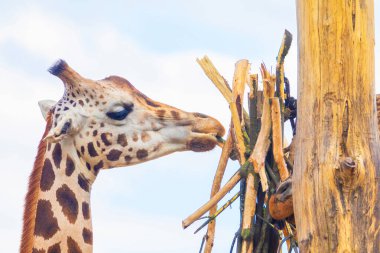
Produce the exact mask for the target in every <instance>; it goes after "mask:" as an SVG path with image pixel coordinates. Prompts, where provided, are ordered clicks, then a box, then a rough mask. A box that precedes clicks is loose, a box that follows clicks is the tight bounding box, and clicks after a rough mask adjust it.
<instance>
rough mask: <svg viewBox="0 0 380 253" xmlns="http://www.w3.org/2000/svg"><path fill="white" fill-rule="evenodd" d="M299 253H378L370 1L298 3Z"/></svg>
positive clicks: (379, 215)
mask: <svg viewBox="0 0 380 253" xmlns="http://www.w3.org/2000/svg"><path fill="white" fill-rule="evenodd" d="M297 15H298V49H299V53H298V57H299V58H298V85H299V87H298V105H297V108H298V112H297V137H296V138H297V139H296V140H297V141H296V150H295V165H294V175H293V199H294V211H295V218H296V225H297V235H298V241H299V246H300V250H301V252H380V233H379V230H380V227H379V226H380V224H379V218H380V212H379V204H380V202H379V182H378V180H377V179H378V178H379V174H380V173H379V165H380V163H379V158H380V157H379V136H378V130H377V124H376V123H377V122H376V108H375V93H374V87H375V86H374V2H373V0H360V1H359V0H350V1H343V0H330V1H321V0H297Z"/></svg>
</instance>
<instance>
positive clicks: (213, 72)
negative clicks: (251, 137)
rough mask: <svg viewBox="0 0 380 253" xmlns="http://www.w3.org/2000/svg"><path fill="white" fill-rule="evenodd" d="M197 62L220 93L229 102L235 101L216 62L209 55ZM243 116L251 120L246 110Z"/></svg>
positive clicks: (245, 119) (246, 120)
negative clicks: (216, 66) (215, 64)
mask: <svg viewBox="0 0 380 253" xmlns="http://www.w3.org/2000/svg"><path fill="white" fill-rule="evenodd" d="M197 62H198V64H199V65H200V66H201V68H202V70H203V72H204V73H205V74H206V76H207V77H208V78H209V79H210V80H211V81H212V83H213V84H214V85H215V86H216V88H217V89H218V90H219V91H220V93H222V95H223V97H224V98H225V99H226V101H227V103H228V104H230V103H231V102H232V101H233V98H232V91H231V87H230V85H229V84H228V82H227V81H226V79H225V78H224V77H223V76H222V75H221V74H220V73H219V71H218V70H217V69H216V68H215V66H214V64H213V63H212V62H211V60H210V59H209V58H208V57H207V56H204V57H203V58H201V59H197ZM243 116H244V121H245V122H246V124H247V122H249V116H248V113H247V112H246V111H245V110H243ZM248 127H249V126H248V125H246V128H247V129H248Z"/></svg>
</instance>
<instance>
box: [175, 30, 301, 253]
mask: <svg viewBox="0 0 380 253" xmlns="http://www.w3.org/2000/svg"><path fill="white" fill-rule="evenodd" d="M291 41H292V35H291V34H290V33H289V32H288V31H285V34H284V37H283V40H282V44H281V47H280V50H279V53H278V56H277V66H276V73H275V74H274V75H273V74H271V73H270V72H269V71H268V70H267V68H266V67H265V65H264V64H261V67H260V72H261V78H262V83H263V90H259V88H258V82H259V76H258V74H251V73H250V63H249V62H248V60H240V61H238V62H237V63H236V65H235V73H234V78H233V85H232V89H231V88H230V85H229V84H228V82H227V81H226V79H225V78H223V76H222V75H221V74H220V73H219V72H218V71H217V69H216V68H215V66H214V65H213V63H212V62H211V60H210V59H209V58H208V57H207V56H205V57H203V58H202V59H198V60H197V62H198V63H199V65H200V66H201V67H202V69H203V71H204V72H205V74H206V75H207V76H208V77H209V79H210V80H211V81H212V82H213V83H214V85H215V86H216V87H217V88H218V89H219V91H220V92H221V93H222V95H223V96H224V98H225V99H226V100H227V102H228V105H229V108H230V111H231V125H230V129H229V132H228V136H227V139H226V140H225V141H224V140H222V142H223V145H222V146H223V148H222V154H221V157H220V160H219V164H218V167H217V170H216V174H215V177H214V182H213V184H212V189H211V198H210V200H209V201H208V202H207V203H206V204H204V205H203V206H201V207H200V208H199V209H198V210H197V211H195V212H194V213H193V214H191V215H190V216H189V217H187V218H186V219H185V220H184V221H183V227H184V228H186V227H188V226H189V225H191V224H192V223H193V222H194V221H196V220H199V219H200V218H201V217H202V216H203V215H204V214H205V213H206V212H209V215H208V216H207V217H206V218H207V220H206V222H204V223H203V225H202V226H201V227H200V228H199V229H197V231H196V232H198V231H199V230H200V229H202V228H203V227H205V226H206V225H207V233H206V235H205V236H204V239H203V242H202V246H201V249H200V252H201V251H202V249H204V252H205V253H209V252H211V250H212V247H213V243H214V236H215V222H216V217H217V216H218V215H219V214H220V213H221V212H222V211H223V210H225V209H226V208H227V207H228V206H229V205H230V204H231V203H232V202H234V201H235V200H236V199H238V198H240V211H241V222H240V227H239V229H238V232H237V233H236V236H235V238H234V241H233V243H232V246H231V252H232V251H233V248H234V245H235V241H237V247H236V249H237V252H238V253H252V252H280V251H281V248H282V244H283V243H284V242H285V241H286V242H287V247H288V250H291V249H292V248H294V249H295V250H296V237H295V236H294V234H295V227H294V225H293V224H294V222H291V217H292V214H293V204H292V198H291V180H290V175H291V172H292V163H293V159H292V157H291V155H290V156H289V154H286V153H292V148H291V147H292V145H290V146H289V147H287V148H285V149H283V132H284V122H285V121H286V120H288V119H289V120H290V121H291V124H292V127H293V134H295V123H294V118H295V117H296V101H295V99H294V98H291V97H290V92H289V83H288V82H287V79H286V78H285V76H284V59H285V56H286V54H287V52H288V50H289V47H290V45H291ZM246 85H248V87H249V93H248V108H249V112H246V111H245V109H244V108H243V106H242V105H243V100H244V97H245V93H244V91H245V87H246ZM284 150H285V151H284ZM231 157H235V158H237V159H238V160H239V163H240V168H239V170H238V171H237V172H236V173H235V174H234V175H233V176H232V177H231V178H230V180H229V181H228V182H227V183H226V184H225V185H224V186H223V187H221V182H222V179H223V175H224V172H225V169H226V165H227V162H228V160H229V158H231ZM239 182H240V191H239V192H237V193H236V194H235V195H234V196H233V197H232V198H231V199H230V200H228V201H227V203H225V204H224V205H223V206H222V207H221V208H220V209H219V210H218V209H217V204H218V202H219V201H220V200H221V199H222V198H223V197H224V196H225V195H226V194H227V193H228V192H229V191H231V190H232V189H233V188H234V187H235V186H236V185H237V184H238V183H239Z"/></svg>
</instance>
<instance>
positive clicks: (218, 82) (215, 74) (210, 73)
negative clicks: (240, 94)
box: [197, 55, 232, 103]
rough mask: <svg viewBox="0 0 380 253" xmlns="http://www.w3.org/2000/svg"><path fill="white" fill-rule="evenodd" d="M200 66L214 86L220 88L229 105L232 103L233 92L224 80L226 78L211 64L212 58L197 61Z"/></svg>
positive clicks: (206, 57) (205, 57)
mask: <svg viewBox="0 0 380 253" xmlns="http://www.w3.org/2000/svg"><path fill="white" fill-rule="evenodd" d="M197 62H198V64H199V65H200V66H201V68H202V69H203V71H204V72H205V74H206V76H207V77H208V78H209V79H210V80H211V81H212V82H213V84H214V85H215V86H216V88H218V90H219V91H220V93H222V95H223V97H224V98H225V99H226V100H227V102H228V103H231V102H232V92H231V89H229V88H228V87H230V86H229V84H228V82H227V81H226V79H224V77H223V76H222V75H221V74H220V73H219V71H218V70H217V69H216V68H215V66H214V64H213V63H212V62H211V60H210V58H208V56H207V55H205V56H204V57H203V58H202V59H197Z"/></svg>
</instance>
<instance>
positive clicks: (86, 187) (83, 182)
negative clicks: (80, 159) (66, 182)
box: [78, 173, 90, 192]
mask: <svg viewBox="0 0 380 253" xmlns="http://www.w3.org/2000/svg"><path fill="white" fill-rule="evenodd" d="M78 184H79V186H80V188H82V189H83V190H85V191H86V192H89V191H90V185H89V182H88V179H87V178H85V177H84V176H83V174H82V173H81V174H79V175H78Z"/></svg>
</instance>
